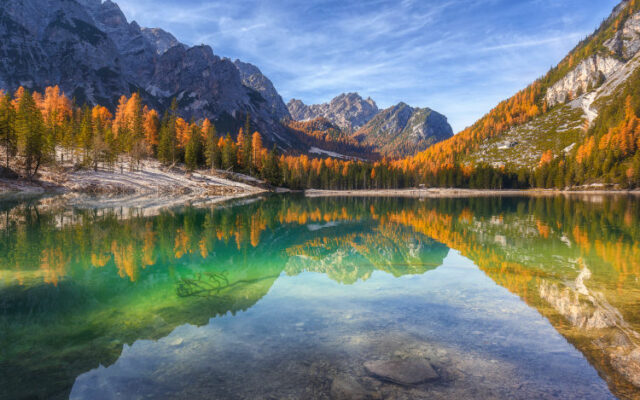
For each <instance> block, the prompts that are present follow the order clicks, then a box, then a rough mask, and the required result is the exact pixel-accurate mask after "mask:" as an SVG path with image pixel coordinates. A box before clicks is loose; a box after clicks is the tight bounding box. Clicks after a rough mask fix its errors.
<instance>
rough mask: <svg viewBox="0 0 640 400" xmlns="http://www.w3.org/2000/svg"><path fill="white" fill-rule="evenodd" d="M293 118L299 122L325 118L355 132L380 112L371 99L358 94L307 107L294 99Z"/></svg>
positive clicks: (344, 95) (340, 96)
mask: <svg viewBox="0 0 640 400" xmlns="http://www.w3.org/2000/svg"><path fill="white" fill-rule="evenodd" d="M288 108H289V112H290V113H291V117H292V118H293V119H295V120H297V121H306V120H312V119H315V118H317V117H324V118H326V119H328V120H329V121H331V122H333V123H334V124H336V125H338V126H339V127H340V128H342V129H345V130H350V131H355V130H357V129H359V128H361V127H362V126H364V125H365V124H366V123H367V122H369V121H370V120H371V118H373V117H374V116H375V115H376V114H377V113H378V111H379V109H378V106H377V105H376V103H375V101H373V100H372V99H371V98H368V99H367V100H365V99H363V98H362V96H360V95H359V94H358V93H342V94H341V95H339V96H337V97H335V98H333V99H332V100H331V101H330V102H329V103H324V104H315V105H311V106H307V105H305V104H304V103H303V102H302V101H301V100H297V99H292V100H291V101H289V104H288Z"/></svg>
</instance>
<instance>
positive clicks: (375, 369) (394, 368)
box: [364, 360, 439, 385]
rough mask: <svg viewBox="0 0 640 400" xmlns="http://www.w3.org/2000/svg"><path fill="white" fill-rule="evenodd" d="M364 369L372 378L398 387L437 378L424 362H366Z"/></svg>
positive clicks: (429, 365) (436, 374) (435, 373)
mask: <svg viewBox="0 0 640 400" xmlns="http://www.w3.org/2000/svg"><path fill="white" fill-rule="evenodd" d="M364 368H365V369H366V370H367V372H368V373H369V374H371V375H373V376H374V377H376V378H378V379H381V380H384V381H388V382H392V383H397V384H399V385H417V384H419V383H423V382H429V381H434V380H436V379H438V378H439V376H438V373H437V372H436V371H435V370H434V369H433V367H432V366H431V364H429V363H428V362H427V361H425V360H402V361H367V362H365V363H364Z"/></svg>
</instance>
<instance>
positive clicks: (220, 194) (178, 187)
mask: <svg viewBox="0 0 640 400" xmlns="http://www.w3.org/2000/svg"><path fill="white" fill-rule="evenodd" d="M266 192H268V190H267V189H265V188H264V182H261V181H259V180H258V179H255V178H252V177H249V176H245V175H241V174H232V173H227V172H225V171H217V170H216V171H210V170H197V171H194V172H187V171H185V170H184V169H183V168H179V167H174V168H165V167H162V166H161V165H160V164H159V163H158V162H156V161H145V162H143V163H142V164H141V169H140V170H137V171H126V172H125V171H122V170H121V171H117V170H104V169H102V170H98V171H93V170H87V169H83V170H77V171H74V170H71V169H66V170H63V171H60V170H57V171H56V170H53V169H44V170H43V171H42V173H41V175H40V179H39V180H38V181H34V182H30V181H27V180H21V179H18V180H10V179H0V201H3V200H4V201H20V200H29V199H39V198H42V199H47V198H60V201H61V202H62V203H66V204H71V205H74V206H77V207H90V208H114V207H120V208H128V209H134V208H135V209H141V210H147V209H160V208H171V207H176V206H180V205H185V204H213V203H216V202H224V201H227V200H232V199H236V198H243V197H247V196H253V195H258V194H262V193H266Z"/></svg>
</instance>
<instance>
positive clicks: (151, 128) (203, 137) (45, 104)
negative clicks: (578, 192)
mask: <svg viewBox="0 0 640 400" xmlns="http://www.w3.org/2000/svg"><path fill="white" fill-rule="evenodd" d="M636 86H638V87H636ZM638 88H640V73H638V74H637V77H636V78H634V79H632V80H631V83H630V84H629V87H628V89H627V91H628V92H629V93H628V94H627V96H626V98H625V101H623V102H622V103H621V102H620V101H617V102H616V101H614V102H613V103H612V105H610V106H609V109H606V110H605V111H604V112H603V113H602V114H601V116H600V117H599V119H598V120H597V121H596V124H595V127H594V128H593V129H592V134H591V135H588V136H587V138H586V139H585V142H584V143H581V144H580V145H579V146H577V147H576V149H575V150H574V152H573V153H569V154H564V153H563V154H560V155H554V154H553V153H550V152H547V153H545V154H543V156H542V158H541V160H540V163H539V165H538V166H537V167H536V168H533V169H523V168H520V169H513V168H510V167H498V166H492V165H470V164H465V163H461V162H460V161H458V160H457V158H456V157H453V154H454V153H455V152H453V153H452V152H444V153H442V154H440V155H439V157H443V158H439V159H438V160H437V162H436V161H435V160H434V159H428V158H424V153H423V154H422V155H418V156H416V157H410V158H405V159H400V160H389V159H386V158H385V159H382V160H378V161H375V162H369V161H363V160H354V159H347V158H322V157H313V156H309V155H291V154H281V153H280V152H279V151H278V150H277V149H276V148H275V147H274V148H273V149H272V150H270V151H269V150H268V149H267V148H265V146H264V144H263V139H262V135H261V134H260V133H259V132H257V131H253V133H251V132H252V127H251V119H250V116H249V115H246V121H245V124H244V126H243V127H242V128H240V129H239V130H238V132H235V134H234V135H232V134H231V133H230V132H226V133H224V134H219V133H218V131H217V129H216V125H215V123H214V122H212V121H210V120H208V119H204V120H201V121H193V120H192V121H186V120H184V119H183V118H181V117H180V115H179V113H178V107H177V102H176V101H175V100H174V102H173V104H172V105H171V107H170V108H169V109H168V110H166V112H164V113H163V114H162V115H160V114H159V113H158V112H157V111H156V110H154V109H151V108H149V107H147V106H145V105H144V104H143V103H142V99H141V97H140V95H139V94H137V93H134V94H132V95H131V96H130V97H126V96H122V97H121V98H120V100H119V102H118V105H117V107H116V109H115V110H114V112H113V113H112V112H111V111H110V110H108V109H107V108H105V107H103V106H100V105H96V106H93V107H89V106H86V105H85V106H82V107H78V106H76V105H75V104H74V101H73V100H69V99H68V98H67V97H66V96H65V95H64V93H62V92H61V91H60V89H59V88H58V87H57V86H54V87H48V88H46V90H45V91H44V93H43V94H41V93H38V92H33V93H31V92H30V91H29V90H26V89H24V88H19V89H18V90H17V91H16V92H15V93H13V95H10V94H8V93H0V146H1V147H2V148H3V149H4V152H5V155H6V158H5V160H3V161H4V164H5V166H6V167H7V168H9V167H13V168H17V169H19V170H20V172H21V173H22V175H23V176H25V177H27V178H30V179H31V178H33V177H35V176H36V175H37V173H38V171H39V169H40V167H41V166H42V165H44V164H46V165H65V164H68V163H71V164H72V165H74V166H75V167H77V168H91V169H94V170H98V169H99V168H103V169H107V170H110V171H114V170H116V169H119V170H120V171H121V172H124V170H125V168H126V169H127V170H129V171H135V170H139V169H140V168H142V163H143V161H144V160H145V159H157V160H158V161H160V162H161V163H162V164H163V165H164V166H167V167H170V166H174V165H176V164H184V165H185V166H186V169H187V170H189V171H194V170H196V169H204V168H210V169H222V170H228V171H234V172H240V173H245V174H248V175H251V176H254V177H257V178H260V179H263V180H265V181H266V182H268V183H269V184H271V185H273V186H284V187H288V188H291V189H309V188H317V189H333V190H356V189H394V188H406V187H419V186H426V187H460V188H477V189H480V188H485V189H507V188H520V189H524V188H531V187H556V188H564V187H567V186H572V185H575V184H584V183H588V182H589V179H595V177H597V176H601V177H606V180H607V182H609V183H616V184H618V185H620V186H623V187H638V186H640V172H639V171H640V155H639V154H640V153H639V152H638V149H639V148H640V122H639V121H640V119H639V118H638V117H637V110H638V108H640V101H638V100H637V99H636V96H634V95H633V93H635V92H634V91H635V90H636V89H638ZM538 90H539V88H534V89H532V91H524V92H522V93H521V94H519V95H517V96H516V97H515V98H514V99H513V101H509V102H507V103H505V105H504V107H505V109H508V108H511V107H515V109H519V110H520V111H518V112H517V115H520V116H519V117H515V115H516V114H512V113H506V114H505V115H506V116H507V119H509V120H511V121H510V122H513V120H518V121H520V122H522V121H524V120H525V119H527V118H529V116H530V115H535V114H538V113H539V110H537V109H536V107H535V105H533V104H534V102H535V99H536V97H537V92H538ZM532 107H533V108H532ZM495 123H497V124H498V125H501V124H503V122H495ZM479 124H484V125H487V126H486V129H498V127H497V126H494V125H493V124H492V123H486V122H485V123H482V122H479ZM507 125H509V124H505V125H504V126H507ZM501 126H502V125H501ZM604 126H613V128H611V129H610V130H605V129H604V128H603V127H604ZM502 129H505V128H500V129H498V130H502ZM481 136H482V135H481ZM457 137H458V136H456V137H454V139H452V140H450V141H447V142H445V143H443V144H439V145H436V146H434V148H435V149H436V150H437V149H441V150H442V149H444V148H455V147H456V143H458V141H459V140H457V139H456V138H457ZM461 138H462V139H460V140H462V141H463V142H466V141H467V140H468V139H466V138H464V137H461ZM432 151H435V150H432Z"/></svg>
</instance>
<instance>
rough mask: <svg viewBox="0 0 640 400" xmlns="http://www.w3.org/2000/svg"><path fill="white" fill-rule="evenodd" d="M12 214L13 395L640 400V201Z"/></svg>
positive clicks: (7, 232) (10, 208)
mask: <svg viewBox="0 0 640 400" xmlns="http://www.w3.org/2000/svg"><path fill="white" fill-rule="evenodd" d="M0 210H1V212H2V217H1V218H0V221H2V222H0V328H1V332H2V334H1V340H2V342H1V343H0V348H1V350H0V395H1V396H2V398H7V399H16V398H17V399H20V398H73V399H115V398H130V399H139V398H189V399H197V398H207V399H209V398H221V399H226V398H230V399H285V398H291V399H295V398H320V399H322V398H339V397H340V396H343V397H344V396H345V394H344V390H341V389H340V388H341V387H344V385H342V386H341V385H340V382H351V384H350V385H347V386H348V390H347V392H348V393H349V394H350V397H352V398H357V397H360V398H392V399H393V398H397V399H403V398H411V399H420V398H424V399H427V398H429V399H433V398H436V399H437V398H443V399H444V398H499V399H507V398H509V399H510V398H560V399H574V398H575V399H606V398H616V397H618V398H637V397H638V396H639V395H640V389H638V387H640V374H638V371H640V368H639V367H640V350H639V349H640V347H638V344H639V343H640V335H638V331H639V329H640V314H639V312H640V308H639V307H638V305H639V304H640V303H639V302H638V299H640V290H639V289H640V284H639V283H638V279H637V278H638V273H640V228H639V226H640V224H639V223H638V222H639V221H638V219H639V217H640V202H639V201H638V200H637V199H632V198H626V197H623V198H607V197H605V198H588V199H570V198H564V197H557V198H524V197H523V198H484V199H439V200H418V199H336V198H332V199H308V198H304V197H302V196H292V195H287V196H269V197H265V198H259V199H253V200H250V201H241V202H236V203H230V204H226V205H224V206H217V207H211V208H192V207H183V208H179V209H172V210H165V211H161V212H160V213H155V214H152V215H145V213H144V212H142V211H137V210H123V209H118V210H114V209H107V210H93V209H91V210H88V209H74V208H70V207H65V206H60V205H58V203H57V202H56V201H55V200H51V199H44V200H36V201H31V202H22V203H21V202H16V203H9V202H5V203H0ZM414 359H420V360H427V361H428V362H429V363H430V364H431V365H432V366H433V367H434V369H435V370H436V372H437V374H438V376H439V377H438V379H436V380H435V381H432V382H428V383H422V384H417V385H414V386H403V385H398V384H393V383H389V382H386V381H383V380H380V379H378V378H376V377H374V376H371V375H370V374H369V373H368V372H367V371H366V370H365V368H364V367H363V364H364V363H365V362H367V361H371V360H414Z"/></svg>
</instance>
